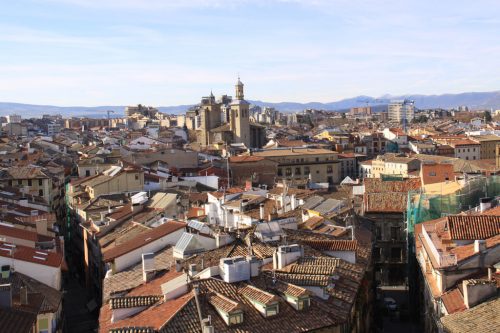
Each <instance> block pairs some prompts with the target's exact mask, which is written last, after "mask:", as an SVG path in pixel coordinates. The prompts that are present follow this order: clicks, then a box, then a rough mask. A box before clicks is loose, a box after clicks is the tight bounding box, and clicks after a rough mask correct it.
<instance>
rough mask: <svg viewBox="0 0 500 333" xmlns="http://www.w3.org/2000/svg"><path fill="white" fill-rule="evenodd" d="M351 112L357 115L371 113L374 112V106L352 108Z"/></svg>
mask: <svg viewBox="0 0 500 333" xmlns="http://www.w3.org/2000/svg"><path fill="white" fill-rule="evenodd" d="M349 114H350V115H351V116H357V115H363V116H364V115H370V114H372V108H371V107H369V106H362V107H358V108H351V110H350V112H349Z"/></svg>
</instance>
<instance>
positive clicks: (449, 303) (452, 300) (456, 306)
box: [441, 288, 467, 314]
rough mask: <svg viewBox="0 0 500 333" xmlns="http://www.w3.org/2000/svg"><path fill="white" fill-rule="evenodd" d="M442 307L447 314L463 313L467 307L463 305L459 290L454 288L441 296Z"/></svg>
mask: <svg viewBox="0 0 500 333" xmlns="http://www.w3.org/2000/svg"><path fill="white" fill-rule="evenodd" d="M441 300H442V301H443V304H444V306H445V307H446V311H447V312H448V314H452V313H455V312H460V311H464V310H465V309H467V307H466V306H465V304H464V297H463V296H462V293H461V292H460V289H458V288H454V289H452V290H450V291H448V292H446V293H444V294H443V295H442V296H441Z"/></svg>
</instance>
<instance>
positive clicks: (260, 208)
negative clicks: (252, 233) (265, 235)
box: [259, 203, 264, 221]
mask: <svg viewBox="0 0 500 333" xmlns="http://www.w3.org/2000/svg"><path fill="white" fill-rule="evenodd" d="M259 213H260V220H261V221H264V204H263V203H261V204H260V206H259Z"/></svg>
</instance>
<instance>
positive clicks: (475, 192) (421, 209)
mask: <svg viewBox="0 0 500 333" xmlns="http://www.w3.org/2000/svg"><path fill="white" fill-rule="evenodd" d="M444 186H446V185H444ZM497 195H500V176H475V177H473V178H472V177H471V178H469V179H466V180H465V184H464V185H463V186H462V187H461V188H460V189H458V190H457V191H455V192H453V193H446V194H442V193H436V192H432V193H427V192H424V190H423V189H419V190H417V191H410V192H409V193H408V206H407V211H406V217H407V227H408V233H409V234H413V230H414V228H415V225H416V224H419V223H422V222H425V221H429V220H434V219H437V218H440V217H443V216H447V215H452V214H459V213H460V212H462V211H465V210H469V209H471V208H473V207H476V206H477V205H479V199H480V198H484V197H495V196H497Z"/></svg>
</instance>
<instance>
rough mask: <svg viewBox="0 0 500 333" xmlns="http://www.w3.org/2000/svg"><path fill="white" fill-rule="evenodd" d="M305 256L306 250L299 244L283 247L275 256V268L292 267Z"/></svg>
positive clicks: (279, 248)
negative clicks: (291, 265)
mask: <svg viewBox="0 0 500 333" xmlns="http://www.w3.org/2000/svg"><path fill="white" fill-rule="evenodd" d="M303 256H304V249H303V248H302V246H300V245H298V244H292V245H282V246H280V247H278V249H277V250H276V252H274V256H273V268H274V269H282V268H283V267H285V266H287V265H290V264H292V263H294V262H296V261H297V260H299V258H300V257H303Z"/></svg>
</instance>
